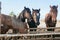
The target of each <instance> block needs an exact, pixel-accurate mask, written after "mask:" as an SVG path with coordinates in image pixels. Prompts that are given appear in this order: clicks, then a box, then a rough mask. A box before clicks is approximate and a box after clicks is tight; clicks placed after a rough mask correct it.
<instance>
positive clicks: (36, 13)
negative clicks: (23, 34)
mask: <svg viewBox="0 0 60 40" xmlns="http://www.w3.org/2000/svg"><path fill="white" fill-rule="evenodd" d="M39 12H40V9H32V17H33V20H34V22H35V24H36V25H39V24H40V22H39V19H40V13H39Z"/></svg>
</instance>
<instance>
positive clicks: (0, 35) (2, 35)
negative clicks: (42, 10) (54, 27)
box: [0, 32, 60, 37]
mask: <svg viewBox="0 0 60 40" xmlns="http://www.w3.org/2000/svg"><path fill="white" fill-rule="evenodd" d="M39 35H60V32H58V33H55V32H52V33H39V34H0V37H14V36H39Z"/></svg>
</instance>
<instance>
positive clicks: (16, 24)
mask: <svg viewBox="0 0 60 40" xmlns="http://www.w3.org/2000/svg"><path fill="white" fill-rule="evenodd" d="M30 13H31V11H30V9H29V8H26V7H24V10H23V11H22V14H24V15H23V16H21V15H19V16H18V18H16V19H15V18H12V17H11V16H8V15H4V14H0V19H1V23H2V24H3V26H2V28H1V33H2V34H5V33H6V32H7V31H8V30H9V29H13V30H17V31H19V32H20V33H26V32H27V29H28V28H27V24H26V23H25V22H24V21H25V18H29V17H30V16H28V15H31V14H30ZM25 14H26V15H25ZM27 14H28V15H27ZM26 16H28V17H26ZM5 29H6V30H5ZM14 33H15V32H14Z"/></svg>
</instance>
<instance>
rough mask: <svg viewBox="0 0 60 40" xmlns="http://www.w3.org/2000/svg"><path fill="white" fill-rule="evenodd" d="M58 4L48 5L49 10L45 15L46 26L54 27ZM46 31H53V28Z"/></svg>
mask: <svg viewBox="0 0 60 40" xmlns="http://www.w3.org/2000/svg"><path fill="white" fill-rule="evenodd" d="M57 8H58V6H55V5H54V6H50V12H49V13H48V14H46V16H45V23H46V27H55V26H56V22H57V13H58V10H57ZM47 30H48V31H54V29H47Z"/></svg>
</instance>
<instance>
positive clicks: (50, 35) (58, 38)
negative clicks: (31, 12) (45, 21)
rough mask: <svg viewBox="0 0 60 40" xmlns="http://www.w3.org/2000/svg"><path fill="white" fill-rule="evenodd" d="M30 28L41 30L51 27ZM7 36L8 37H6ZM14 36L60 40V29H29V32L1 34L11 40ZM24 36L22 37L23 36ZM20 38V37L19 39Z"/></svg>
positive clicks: (1, 36)
mask: <svg viewBox="0 0 60 40" xmlns="http://www.w3.org/2000/svg"><path fill="white" fill-rule="evenodd" d="M30 29H39V30H46V29H51V28H29V30H30ZM52 29H60V27H54V28H52ZM5 37H6V38H5ZM11 37H12V39H13V40H14V37H20V38H19V39H20V40H47V39H49V40H60V32H59V31H54V32H53V31H43V32H40V31H29V33H28V34H0V39H1V40H3V38H5V40H9V39H10V38H11ZM21 37H22V38H21ZM17 40H18V39H17Z"/></svg>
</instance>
